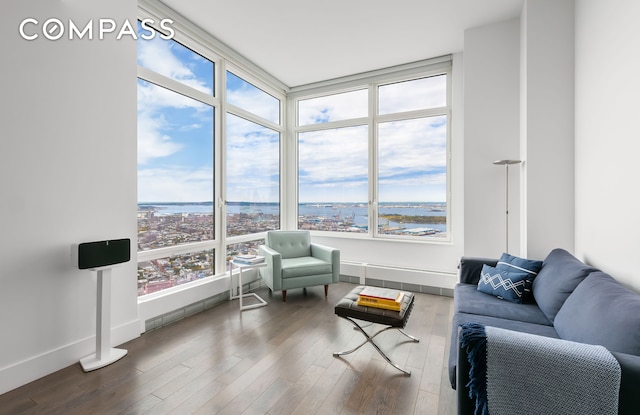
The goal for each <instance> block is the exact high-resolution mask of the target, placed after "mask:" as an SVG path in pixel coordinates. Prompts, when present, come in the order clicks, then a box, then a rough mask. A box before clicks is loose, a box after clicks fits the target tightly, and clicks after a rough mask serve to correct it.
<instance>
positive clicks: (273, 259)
mask: <svg viewBox="0 0 640 415" xmlns="http://www.w3.org/2000/svg"><path fill="white" fill-rule="evenodd" d="M258 254H259V255H262V256H264V260H265V262H266V263H267V266H266V267H260V269H259V272H260V276H261V277H262V279H263V280H264V281H265V283H266V284H267V286H268V287H269V288H271V291H280V290H282V255H281V254H280V253H279V252H278V251H276V250H274V249H271V248H269V247H268V246H266V245H260V246H259V247H258Z"/></svg>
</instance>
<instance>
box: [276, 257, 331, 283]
mask: <svg viewBox="0 0 640 415" xmlns="http://www.w3.org/2000/svg"><path fill="white" fill-rule="evenodd" d="M320 274H331V264H330V263H328V262H326V261H323V260H321V259H318V258H314V257H310V256H308V257H300V258H288V259H283V260H282V278H296V277H306V276H308V275H320Z"/></svg>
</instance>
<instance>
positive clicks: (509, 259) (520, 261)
mask: <svg viewBox="0 0 640 415" xmlns="http://www.w3.org/2000/svg"><path fill="white" fill-rule="evenodd" d="M496 268H498V269H499V270H505V271H509V272H527V273H529V274H531V275H532V277H535V276H536V275H538V272H540V269H541V268H542V261H538V260H533V259H525V258H519V257H517V256H513V255H509V254H508V253H506V252H505V253H503V254H502V256H500V259H499V260H498V264H497V265H496ZM532 279H533V278H532Z"/></svg>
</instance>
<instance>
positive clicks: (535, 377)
mask: <svg viewBox="0 0 640 415" xmlns="http://www.w3.org/2000/svg"><path fill="white" fill-rule="evenodd" d="M485 329H486V332H485V331H484V330H485ZM459 330H460V331H459V334H460V342H459V344H458V373H457V376H456V378H457V379H456V383H457V388H456V389H457V396H458V414H473V413H476V411H477V410H478V408H479V409H483V408H484V409H486V408H487V406H486V405H487V402H488V401H489V402H493V404H494V405H498V406H499V407H502V408H506V407H508V408H510V411H511V412H510V413H520V411H521V410H522V409H524V408H523V406H526V405H529V404H536V405H545V408H546V409H547V410H548V411H547V412H549V413H554V410H553V408H556V409H559V408H562V407H564V406H565V405H568V404H569V407H574V406H575V407H580V406H581V405H582V408H581V410H576V412H575V413H603V412H605V411H606V413H610V412H609V411H610V410H612V409H613V410H614V411H615V410H617V411H616V412H617V413H618V414H619V415H631V414H636V413H637V410H638V407H639V406H638V404H639V401H640V399H639V398H638V396H637V395H638V393H637V391H638V387H639V386H640V385H639V384H638V382H640V356H633V355H628V354H627V355H625V354H622V353H615V352H609V353H610V354H609V353H607V352H606V350H604V348H602V346H596V345H590V344H583V343H577V342H572V341H568V340H563V339H557V338H550V337H545V336H540V335H535V334H529V333H526V332H517V331H512V330H505V329H499V328H495V327H489V326H482V325H479V324H475V325H473V324H472V325H470V326H467V327H464V328H462V329H459ZM465 330H466V331H465ZM490 345H492V349H491V351H490V350H489V346H490ZM598 347H599V348H600V349H598V350H595V349H594V348H598ZM514 352H519V354H518V353H514ZM490 355H491V356H493V357H492V359H489V356H490ZM524 356H526V358H524ZM532 361H535V362H536V364H532ZM614 361H617V362H618V365H617V366H619V368H618V369H616V368H615V367H614V366H613V365H615V363H613V362H614ZM490 367H491V368H492V369H491V370H490V369H489V368H490ZM578 373H579V374H580V376H577V374H578ZM490 374H492V375H491V376H493V378H489V376H490ZM581 377H582V378H585V377H586V378H588V379H591V381H590V382H589V384H588V385H585V388H586V389H581V387H579V386H578V385H582V384H583V382H584V380H585V379H580V378H581ZM497 379H498V380H497ZM490 382H491V383H490ZM617 382H620V383H619V384H618V383H617ZM501 383H502V384H501ZM489 384H491V385H492V386H491V388H489V387H488V385H489ZM558 385H562V387H566V388H567V389H566V390H567V391H572V392H571V393H570V394H560V395H557V394H556V395H554V394H553V393H551V394H549V395H545V393H543V391H545V390H551V391H553V390H557V387H558ZM618 385H619V389H618ZM503 387H507V388H513V390H512V391H511V394H512V395H513V394H518V393H519V391H525V390H526V393H528V394H530V396H532V397H536V398H535V399H531V400H530V401H529V402H528V403H526V402H520V401H518V400H517V399H514V400H512V399H511V397H510V396H509V393H506V394H505V393H504V392H505V390H504V389H502V388H503ZM470 388H472V390H473V398H471V397H470ZM498 391H499V392H498ZM614 392H615V393H617V394H618V397H617V400H614V399H613V398H612V395H611V393H614ZM491 393H493V395H491ZM543 395H544V397H543ZM541 397H542V398H541ZM586 397H589V398H586ZM476 398H477V399H478V402H476V401H475V399H476ZM585 398H586V399H585ZM494 399H495V400H494ZM487 400H488V401H487ZM589 400H591V402H589ZM543 402H544V403H543ZM594 404H597V409H596V407H595V406H592V405H594ZM616 404H617V405H616ZM478 405H479V406H478ZM505 405H506V406H505ZM571 405H574V406H571ZM597 411H603V412H597Z"/></svg>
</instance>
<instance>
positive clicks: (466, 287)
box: [449, 249, 640, 415]
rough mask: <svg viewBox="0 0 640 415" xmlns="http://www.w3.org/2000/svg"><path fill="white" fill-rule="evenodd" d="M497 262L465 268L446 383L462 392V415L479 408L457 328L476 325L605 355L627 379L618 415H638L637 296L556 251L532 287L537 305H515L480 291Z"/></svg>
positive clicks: (465, 262) (473, 262) (463, 264)
mask: <svg viewBox="0 0 640 415" xmlns="http://www.w3.org/2000/svg"><path fill="white" fill-rule="evenodd" d="M497 262H498V261H497V260H496V259H486V258H469V257H463V258H461V260H460V264H459V278H460V281H459V283H458V284H457V286H456V287H455V290H454V316H453V330H452V338H451V349H450V352H449V378H450V381H451V386H452V387H453V388H454V389H457V396H458V413H459V414H472V413H473V412H474V408H475V402H474V401H473V400H472V399H471V398H470V397H469V391H468V387H467V383H468V381H469V363H468V361H467V356H466V351H465V350H464V348H461V347H460V345H459V341H458V335H459V330H458V327H459V326H460V325H461V324H463V323H478V324H482V325H484V326H493V327H498V328H501V329H508V330H515V331H518V332H525V333H531V334H536V335H540V336H546V337H552V338H560V339H565V340H571V341H574V342H579V343H587V344H596V345H602V346H604V347H606V348H607V349H608V350H609V351H610V352H611V354H612V355H613V356H614V357H615V359H616V360H617V361H618V363H619V364H620V368H621V372H622V375H621V384H620V394H619V406H618V413H619V414H625V415H626V414H639V413H640V295H639V294H638V293H635V292H633V291H631V290H629V289H627V288H625V287H623V286H622V285H620V284H619V283H618V282H617V281H616V280H615V279H613V278H612V277H611V276H609V275H607V274H605V273H603V272H601V271H600V270H598V269H596V268H593V267H590V266H588V265H586V264H584V263H583V262H581V261H579V260H578V259H576V258H575V257H574V256H573V255H571V254H570V253H568V252H567V251H565V250H563V249H555V250H553V251H551V253H549V255H548V256H547V258H546V259H545V260H544V261H543V263H542V268H541V269H540V271H539V272H538V274H537V276H536V277H535V278H534V279H533V283H532V288H531V291H532V298H531V299H530V300H529V301H524V302H523V303H521V304H517V303H514V302H510V301H506V300H503V299H500V298H498V297H495V296H493V295H489V294H487V293H484V292H481V291H479V290H478V282H479V280H480V274H481V270H482V267H483V265H485V264H487V265H489V266H496V264H497ZM523 375H525V376H526V374H523ZM567 376H571V374H570V373H568V374H567ZM585 381H588V379H585Z"/></svg>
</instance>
